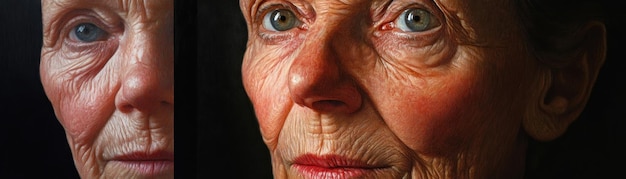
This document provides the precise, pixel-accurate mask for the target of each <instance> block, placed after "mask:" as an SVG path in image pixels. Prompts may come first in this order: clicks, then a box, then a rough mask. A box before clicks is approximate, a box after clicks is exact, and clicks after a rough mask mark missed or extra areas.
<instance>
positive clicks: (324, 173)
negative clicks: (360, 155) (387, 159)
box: [293, 155, 380, 179]
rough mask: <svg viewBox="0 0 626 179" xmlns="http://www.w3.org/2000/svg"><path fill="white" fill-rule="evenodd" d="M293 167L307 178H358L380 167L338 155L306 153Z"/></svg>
mask: <svg viewBox="0 0 626 179" xmlns="http://www.w3.org/2000/svg"><path fill="white" fill-rule="evenodd" d="M293 167H294V168H295V169H296V170H298V171H299V172H300V173H302V174H304V175H305V176H307V178H332V179H340V178H358V177H362V176H364V175H366V174H367V173H369V172H374V171H375V170H377V169H380V168H377V167H371V166H368V165H367V164H364V163H363V162H361V161H356V160H350V159H346V158H343V157H341V156H336V155H325V156H314V155H304V156H301V157H299V158H297V159H296V160H295V161H294V164H293Z"/></svg>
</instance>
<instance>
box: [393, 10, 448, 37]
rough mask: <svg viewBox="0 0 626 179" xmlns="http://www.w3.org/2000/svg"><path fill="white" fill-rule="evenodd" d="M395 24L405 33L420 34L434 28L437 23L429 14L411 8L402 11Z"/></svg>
mask: <svg viewBox="0 0 626 179" xmlns="http://www.w3.org/2000/svg"><path fill="white" fill-rule="evenodd" d="M396 24H397V27H398V28H400V29H401V30H402V31H405V32H421V31H426V30H428V29H431V28H433V27H436V26H437V25H439V22H438V21H437V19H436V18H434V17H433V15H432V14H431V13H430V12H428V11H426V10H423V9H416V8H413V9H407V10H406V11H404V12H403V13H402V14H401V15H400V17H398V20H396Z"/></svg>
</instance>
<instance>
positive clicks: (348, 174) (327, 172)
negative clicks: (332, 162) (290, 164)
mask: <svg viewBox="0 0 626 179" xmlns="http://www.w3.org/2000/svg"><path fill="white" fill-rule="evenodd" d="M294 167H295V168H296V169H297V170H298V171H300V173H302V174H304V175H305V176H307V178H312V179H313V178H320V179H321V178H327V179H331V178H332V179H340V178H357V177H361V176H363V175H365V174H366V173H367V172H371V171H372V170H368V169H364V168H349V167H337V168H327V167H320V166H312V165H298V164H296V165H294Z"/></svg>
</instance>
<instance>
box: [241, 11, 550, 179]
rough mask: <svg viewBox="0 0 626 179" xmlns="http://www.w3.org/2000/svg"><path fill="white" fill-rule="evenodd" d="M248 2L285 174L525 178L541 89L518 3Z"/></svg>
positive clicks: (270, 130)
mask: <svg viewBox="0 0 626 179" xmlns="http://www.w3.org/2000/svg"><path fill="white" fill-rule="evenodd" d="M240 3H241V8H242V11H243V13H244V16H245V18H246V20H247V23H248V30H249V34H248V37H249V41H248V49H247V51H246V54H245V57H244V61H243V67H242V71H243V80H244V86H245V89H246V92H247V93H248V95H249V97H250V99H251V101H252V102H253V105H254V108H255V112H256V115H257V118H258V121H259V124H260V128H261V132H262V136H263V139H264V141H265V143H266V144H267V146H268V147H269V149H270V152H271V156H272V163H273V170H274V171H273V172H274V175H275V176H276V177H277V178H283V177H287V176H289V177H305V178H322V177H331V178H344V177H346V178H348V177H365V178H400V177H416V178H421V177H436V176H439V177H452V178H458V177H459V176H465V177H468V176H473V177H477V178H499V177H498V176H502V175H506V174H510V175H513V176H521V174H520V172H522V170H523V160H524V151H525V146H526V144H525V142H524V141H525V140H526V138H525V135H524V132H523V131H522V129H521V128H522V127H521V121H522V119H523V118H524V117H528V116H527V111H526V109H527V108H528V107H527V106H529V105H532V104H535V103H539V101H538V100H539V99H540V95H539V94H537V93H535V92H532V91H525V90H524V89H532V88H533V86H538V84H536V83H538V82H535V81H536V80H533V79H535V78H537V76H535V75H533V74H534V72H535V71H536V70H537V66H538V65H537V64H536V63H535V61H534V60H533V59H532V58H530V57H529V55H528V54H529V53H528V52H527V51H526V50H525V48H524V47H525V46H524V45H525V44H524V43H525V41H524V40H522V39H523V38H524V35H523V33H522V32H521V30H519V29H521V28H520V24H519V23H518V22H519V20H518V19H517V18H516V15H515V14H514V13H515V10H514V8H513V6H512V5H511V4H512V2H509V1H497V0H481V1H480V2H478V1H471V2H470V1H454V0H435V1H431V0H395V1H391V0H375V1H370V0H342V1H340V0H280V1H279V0H241V1H240ZM520 163H521V166H520ZM374 176H376V177H374ZM485 176H489V177H485ZM465 177H461V178H465Z"/></svg>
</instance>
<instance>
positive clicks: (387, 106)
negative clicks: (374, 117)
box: [377, 74, 484, 155]
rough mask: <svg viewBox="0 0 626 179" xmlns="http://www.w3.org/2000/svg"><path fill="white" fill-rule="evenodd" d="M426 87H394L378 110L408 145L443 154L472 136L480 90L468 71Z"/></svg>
mask: <svg viewBox="0 0 626 179" xmlns="http://www.w3.org/2000/svg"><path fill="white" fill-rule="evenodd" d="M428 86H429V87H427V88H419V87H412V88H411V87H406V86H404V87H403V86H397V88H396V89H403V90H399V91H395V93H399V94H395V95H390V94H378V95H377V96H394V97H393V98H389V99H380V101H383V102H382V103H381V105H380V106H381V107H379V109H380V111H381V112H380V113H381V115H382V116H383V118H384V119H385V122H386V123H387V124H388V126H389V128H390V129H391V130H392V131H393V132H394V133H395V134H396V135H397V136H398V137H399V138H400V140H402V141H403V142H404V144H405V145H407V146H408V147H409V148H411V149H413V150H415V151H418V152H419V153H422V154H429V155H444V154H445V153H449V152H452V151H455V150H456V149H457V148H458V147H459V146H462V144H461V142H463V139H464V138H467V137H468V136H471V135H474V133H475V132H476V129H477V128H478V127H479V126H477V125H479V122H477V120H481V119H480V118H481V117H484V116H478V115H477V114H478V113H477V111H479V110H480V109H478V107H477V106H480V105H479V104H480V102H479V101H477V100H479V99H481V97H480V96H479V94H480V93H478V92H480V91H481V89H478V85H476V80H475V77H474V76H472V75H470V74H462V75H456V76H455V75H451V76H449V77H444V78H440V79H437V80H432V81H431V83H428Z"/></svg>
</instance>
